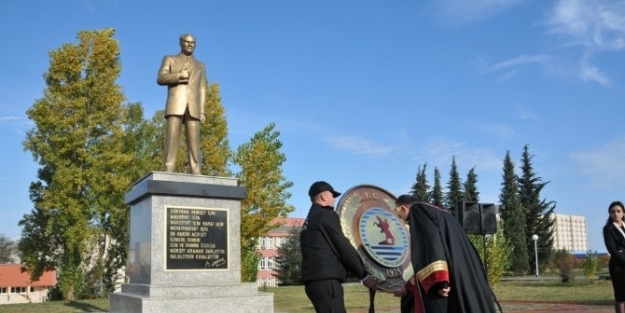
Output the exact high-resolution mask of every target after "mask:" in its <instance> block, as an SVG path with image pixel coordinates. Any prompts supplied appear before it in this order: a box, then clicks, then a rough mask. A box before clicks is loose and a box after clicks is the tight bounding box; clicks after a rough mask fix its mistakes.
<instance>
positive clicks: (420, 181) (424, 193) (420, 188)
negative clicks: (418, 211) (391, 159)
mask: <svg viewBox="0 0 625 313" xmlns="http://www.w3.org/2000/svg"><path fill="white" fill-rule="evenodd" d="M426 167H427V163H426V164H423V166H421V165H419V169H418V170H417V180H416V182H415V183H414V184H413V185H412V188H411V194H412V195H413V196H415V197H416V198H417V200H419V201H423V202H430V195H429V193H428V191H429V189H430V186H429V185H428V179H427V175H426V173H425V169H426Z"/></svg>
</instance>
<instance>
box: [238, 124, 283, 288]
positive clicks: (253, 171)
mask: <svg viewBox="0 0 625 313" xmlns="http://www.w3.org/2000/svg"><path fill="white" fill-rule="evenodd" d="M279 136H280V132H278V131H277V130H275V124H273V123H271V124H269V125H268V126H267V127H265V128H264V129H263V130H262V131H259V132H257V133H256V134H254V137H252V139H251V140H250V142H248V143H245V144H243V145H241V146H239V147H238V149H237V151H236V153H235V154H234V159H233V161H234V163H235V164H237V165H239V166H240V167H241V171H240V172H239V173H238V174H237V178H238V179H239V184H240V185H243V186H245V187H247V197H246V198H245V199H244V200H243V201H242V202H241V276H242V277H241V278H242V280H243V281H255V280H256V273H257V269H258V261H259V258H258V255H257V254H256V248H255V246H256V240H257V238H259V237H261V236H264V235H266V234H267V233H268V232H269V230H271V229H272V228H273V227H276V225H271V221H272V220H273V219H274V218H276V217H278V216H286V215H287V214H288V213H290V212H293V211H294V210H295V208H294V207H293V206H292V205H287V204H286V200H287V199H288V198H290V197H291V194H290V193H289V192H287V189H288V188H290V187H291V186H293V183H292V182H290V181H288V180H286V178H285V177H284V176H283V174H282V165H283V164H284V162H286V156H285V155H284V153H282V152H280V148H282V142H280V140H279V139H278V138H279Z"/></svg>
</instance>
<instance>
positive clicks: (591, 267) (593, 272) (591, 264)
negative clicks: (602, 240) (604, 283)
mask: <svg viewBox="0 0 625 313" xmlns="http://www.w3.org/2000/svg"><path fill="white" fill-rule="evenodd" d="M597 264H598V258H597V251H592V250H588V251H586V262H584V276H586V281H589V282H591V283H593V282H594V281H595V279H596V278H597Z"/></svg>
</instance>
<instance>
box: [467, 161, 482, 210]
mask: <svg viewBox="0 0 625 313" xmlns="http://www.w3.org/2000/svg"><path fill="white" fill-rule="evenodd" d="M464 201H474V202H479V201H480V192H479V191H477V173H475V167H472V168H471V169H470V170H469V173H467V180H466V181H465V182H464Z"/></svg>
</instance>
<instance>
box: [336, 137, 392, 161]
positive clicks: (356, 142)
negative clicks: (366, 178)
mask: <svg viewBox="0 0 625 313" xmlns="http://www.w3.org/2000/svg"><path fill="white" fill-rule="evenodd" d="M324 140H325V141H326V142H327V143H328V144H330V146H331V147H333V148H334V149H337V150H342V151H349V152H353V153H356V154H360V155H366V156H371V157H387V156H390V155H392V154H393V153H394V152H395V151H397V150H398V149H399V147H398V146H394V145H388V144H384V143H380V142H376V141H374V140H369V139H365V138H362V137H359V136H332V137H326V138H325V139H324Z"/></svg>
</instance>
